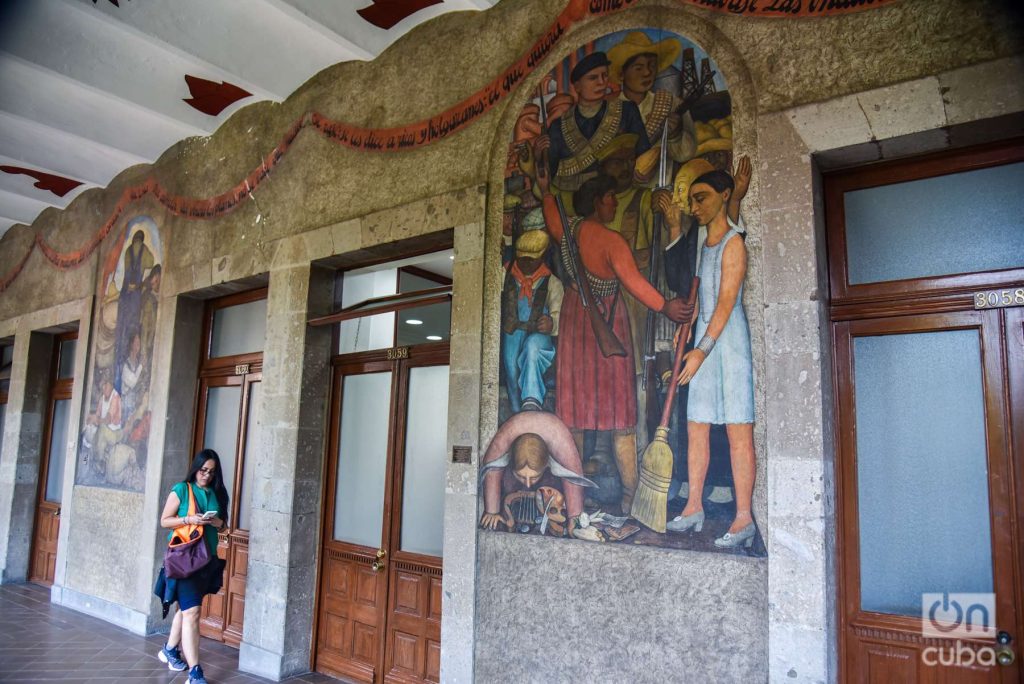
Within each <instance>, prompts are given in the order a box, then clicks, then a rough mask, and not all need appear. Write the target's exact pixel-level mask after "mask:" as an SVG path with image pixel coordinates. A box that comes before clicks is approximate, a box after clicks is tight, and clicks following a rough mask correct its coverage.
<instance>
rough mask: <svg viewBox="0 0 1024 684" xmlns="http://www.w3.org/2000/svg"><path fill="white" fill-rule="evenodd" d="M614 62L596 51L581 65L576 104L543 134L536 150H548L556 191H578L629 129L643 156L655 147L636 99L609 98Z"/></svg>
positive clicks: (574, 79) (574, 72)
mask: <svg viewBox="0 0 1024 684" xmlns="http://www.w3.org/2000/svg"><path fill="white" fill-rule="evenodd" d="M609 64H610V62H609V61H608V56H607V55H606V54H605V53H603V52H592V53H591V54H589V55H587V56H586V57H584V58H583V59H581V60H580V61H579V62H578V63H577V64H576V66H575V67H574V68H573V70H572V73H571V74H570V79H571V81H572V87H573V89H574V90H575V91H576V104H575V105H574V106H573V107H572V108H571V109H569V111H567V112H566V113H565V114H563V115H562V116H561V117H560V118H559V119H557V120H556V121H553V122H551V124H550V125H549V126H548V130H547V133H546V134H545V135H542V136H540V137H539V138H537V142H536V143H535V145H534V152H535V155H536V156H537V157H538V158H540V156H541V154H542V153H543V152H544V151H545V150H546V151H547V154H548V168H547V171H548V177H549V178H550V179H551V181H552V184H553V186H554V187H553V191H555V190H559V191H562V192H563V193H571V192H573V191H575V190H577V189H578V188H579V187H580V185H581V184H582V183H583V181H584V180H586V178H587V177H589V176H584V174H586V173H588V172H592V171H595V170H596V169H597V166H598V154H599V153H600V152H601V150H602V149H603V148H604V147H605V146H606V145H607V144H608V143H610V142H611V141H612V140H613V139H614V138H616V137H617V136H619V135H622V134H623V133H631V134H634V135H636V142H635V143H634V149H633V152H634V154H636V155H637V156H639V155H640V154H642V153H644V152H646V151H647V150H648V149H650V147H651V142H650V138H648V136H647V129H646V128H645V127H644V122H643V118H642V117H641V116H640V110H639V109H638V108H637V106H636V103H634V102H632V101H629V100H621V99H612V100H607V99H605V96H606V95H607V93H608V83H609V77H608V65H609Z"/></svg>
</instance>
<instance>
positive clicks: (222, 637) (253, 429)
mask: <svg viewBox="0 0 1024 684" xmlns="http://www.w3.org/2000/svg"><path fill="white" fill-rule="evenodd" d="M265 298H266V290H265V289H260V290H253V291H250V292H244V293H240V294H234V295H228V296H226V297H222V298H220V299H216V300H213V301H211V302H210V303H209V304H208V306H207V315H206V324H205V331H204V336H203V362H202V365H201V367H200V373H199V375H200V378H199V401H198V402H197V412H196V433H195V440H194V445H193V452H198V451H199V450H201V449H204V448H210V449H214V450H215V451H216V452H217V453H218V455H219V456H220V459H221V467H222V468H223V471H224V472H223V473H222V477H223V478H224V486H225V487H226V488H227V490H228V496H229V497H230V501H231V503H230V511H229V513H230V515H229V517H228V524H227V525H226V526H225V527H224V529H222V530H221V532H220V535H219V543H218V545H217V556H218V557H219V558H221V559H222V560H223V561H224V562H225V565H224V583H223V586H222V587H221V590H220V591H219V592H217V593H216V594H213V595H210V596H207V597H206V598H205V599H204V600H203V606H202V611H201V614H200V622H199V632H200V634H202V635H203V636H205V637H208V638H210V639H216V640H218V641H222V642H224V643H226V644H228V645H230V646H235V647H237V646H238V645H239V644H240V643H241V641H242V629H243V626H244V624H245V589H246V579H247V576H248V568H249V516H250V513H251V510H250V503H249V502H250V498H251V491H250V489H251V484H252V476H253V473H252V467H253V459H251V458H249V457H248V455H249V453H250V447H251V446H252V445H253V444H255V443H256V441H257V440H258V434H259V429H258V426H259V420H260V419H259V416H260V406H261V401H260V387H261V384H260V383H261V381H262V379H263V372H262V368H263V352H262V351H252V348H255V347H259V348H260V349H262V330H249V329H247V330H248V332H251V333H253V335H252V337H253V340H252V342H251V344H250V345H248V346H243V347H238V345H233V344H232V343H231V342H225V341H224V337H225V335H227V333H226V332H224V331H225V329H227V330H232V327H231V322H230V321H227V320H223V321H222V320H221V319H220V318H219V317H218V314H225V313H226V314H227V316H229V317H230V316H238V317H240V318H241V319H242V320H245V317H246V316H248V317H250V318H256V319H258V318H259V315H260V313H261V311H262V309H259V308H255V307H262V306H264V305H265ZM253 314H255V316H253ZM237 320H238V319H236V324H235V325H236V326H237ZM218 326H221V327H220V328H219V327H218ZM250 328H251V326H250ZM234 329H235V330H236V332H237V331H238V329H237V327H236V328H234ZM221 350H225V351H226V352H227V353H223V354H221V353H219V352H220V351H221ZM233 352H238V353H233Z"/></svg>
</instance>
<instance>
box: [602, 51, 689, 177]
mask: <svg viewBox="0 0 1024 684" xmlns="http://www.w3.org/2000/svg"><path fill="white" fill-rule="evenodd" d="M681 50H682V46H681V45H680V44H679V41H678V40H676V39H675V38H665V39H664V40H661V41H658V42H657V43H654V42H651V39H650V38H649V37H648V36H647V34H646V33H644V32H642V31H633V32H631V33H628V34H626V37H625V38H623V39H622V42H620V43H618V44H617V45H615V47H613V48H612V49H611V50H609V51H608V60H609V62H610V63H609V67H608V76H609V78H610V80H611V82H612V83H615V84H619V85H621V87H622V90H621V92H620V93H619V99H621V100H623V101H628V102H633V103H634V104H636V106H637V108H638V109H639V110H640V116H641V117H642V119H643V122H644V128H645V130H646V131H647V136H648V138H650V139H651V140H657V139H658V138H659V137H660V136H661V127H662V126H663V125H665V124H666V123H667V124H668V153H669V156H670V157H671V158H672V159H673V160H674V161H676V162H679V163H682V162H685V161H687V160H688V159H690V158H692V157H693V155H694V152H695V151H696V149H697V136H696V132H695V130H694V125H693V118H692V117H691V116H690V114H689V112H686V113H684V114H683V115H682V116H680V115H679V114H677V113H676V111H675V110H676V109H677V108H678V106H679V104H680V100H679V98H678V97H677V95H676V94H674V93H671V92H669V91H667V90H657V91H655V90H652V88H653V87H654V82H655V80H656V79H657V77H658V74H660V73H661V72H663V71H665V69H667V68H669V67H670V66H672V65H673V64H674V63H675V61H676V60H677V59H678V58H679V53H680V52H681Z"/></svg>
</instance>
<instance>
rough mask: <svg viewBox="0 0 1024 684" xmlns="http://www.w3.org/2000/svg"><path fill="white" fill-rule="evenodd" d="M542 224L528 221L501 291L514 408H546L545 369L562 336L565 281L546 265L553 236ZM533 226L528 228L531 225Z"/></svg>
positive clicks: (503, 347)
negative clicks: (559, 333)
mask: <svg viewBox="0 0 1024 684" xmlns="http://www.w3.org/2000/svg"><path fill="white" fill-rule="evenodd" d="M535 211H536V215H537V217H538V218H540V219H541V225H540V226H534V225H532V222H531V221H530V220H529V219H532V218H534V216H533V215H534V212H531V213H530V214H528V215H527V219H526V220H524V221H523V223H524V226H523V227H524V232H523V234H522V235H520V236H519V238H518V239H517V240H516V243H515V250H516V258H515V260H513V261H512V264H511V265H510V266H509V269H508V272H507V273H506V275H505V284H504V286H503V287H502V292H501V332H502V335H501V360H502V364H503V365H504V367H505V380H506V389H507V390H508V399H509V403H510V404H511V405H512V411H513V412H515V413H518V412H519V411H526V410H535V411H538V410H541V409H542V408H543V407H544V399H545V397H546V396H547V386H546V385H545V384H544V373H545V371H547V369H548V368H550V367H551V364H552V363H554V360H555V343H554V341H553V339H552V338H553V337H554V336H556V335H558V314H559V312H560V311H561V308H562V295H563V292H564V290H563V288H562V283H561V282H560V281H559V280H558V278H555V277H553V276H552V273H551V269H550V268H548V266H547V265H546V264H545V263H544V256H545V254H546V252H547V251H548V245H549V244H550V237H549V236H548V233H547V231H545V230H543V227H544V226H543V215H542V214H541V212H540V210H539V209H537V210H535ZM527 228H529V229H527Z"/></svg>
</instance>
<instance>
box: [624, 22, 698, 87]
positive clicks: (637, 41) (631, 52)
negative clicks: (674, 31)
mask: <svg viewBox="0 0 1024 684" xmlns="http://www.w3.org/2000/svg"><path fill="white" fill-rule="evenodd" d="M682 49H683V48H682V46H681V45H680V44H679V41H678V40H676V39H675V38H666V39H664V40H661V41H658V42H657V43H652V42H651V39H650V38H648V37H647V34H646V33H644V32H643V31H632V32H631V33H627V34H626V37H625V38H623V39H622V42H621V43H619V44H618V45H616V46H615V47H613V48H612V49H611V50H609V51H608V60H609V61H610V62H611V66H609V67H608V76H609V78H610V79H611V81H612V82H613V83H621V82H622V68H623V67H624V66H625V65H626V62H628V61H629V60H630V59H632V58H633V57H636V56H637V55H657V57H658V72H657V73H659V74H660V73H661V72H662V71H664V70H665V69H667V68H668V67H669V66H671V65H672V63H673V62H675V61H676V59H677V58H678V57H679V53H680V52H681V51H682Z"/></svg>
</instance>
